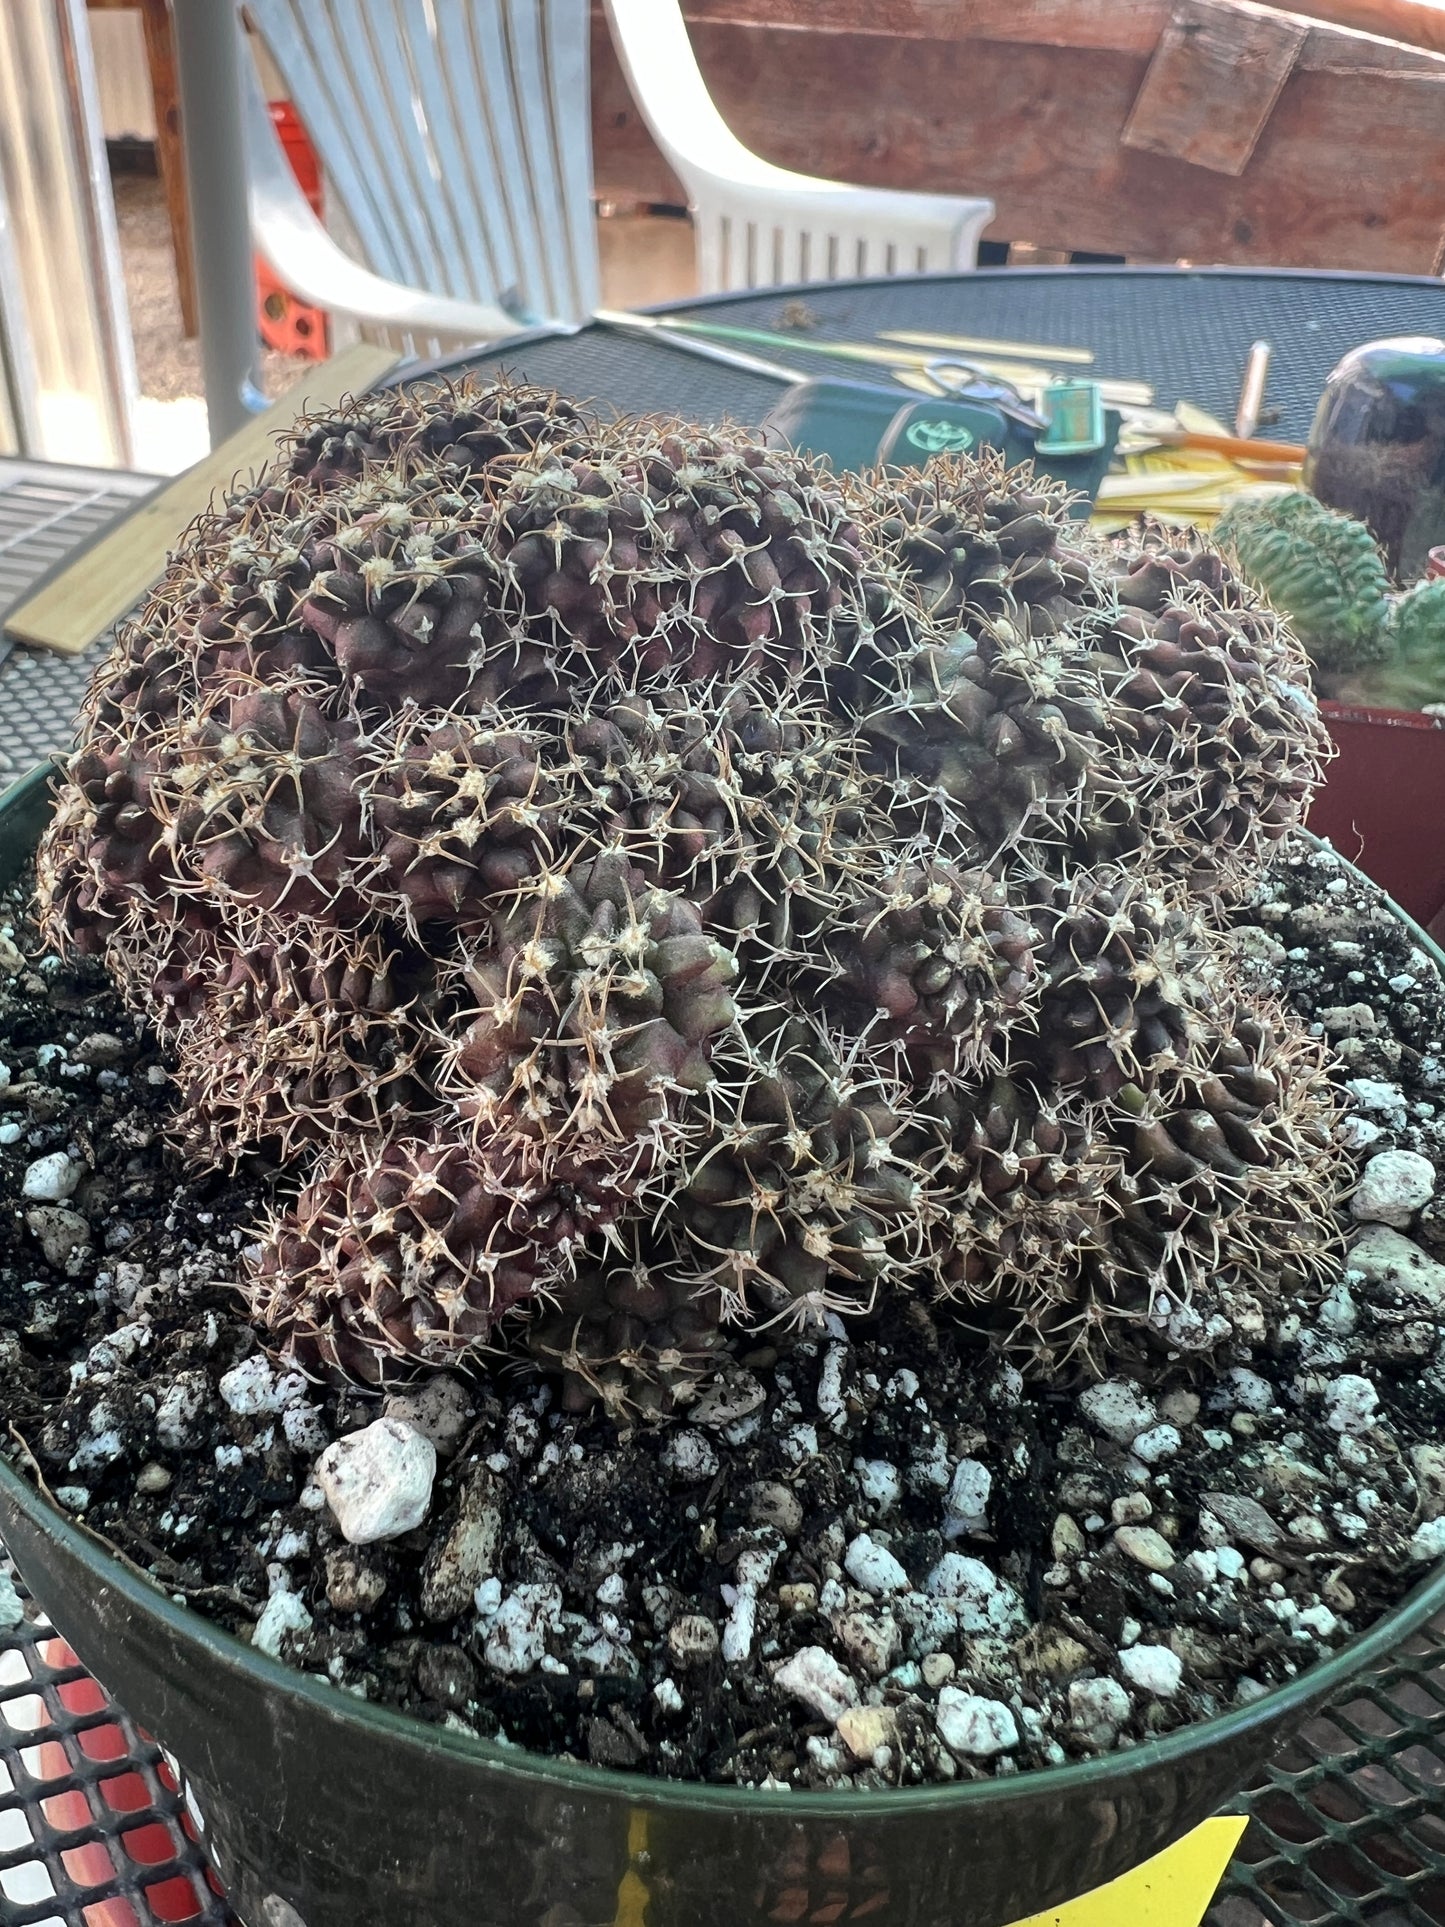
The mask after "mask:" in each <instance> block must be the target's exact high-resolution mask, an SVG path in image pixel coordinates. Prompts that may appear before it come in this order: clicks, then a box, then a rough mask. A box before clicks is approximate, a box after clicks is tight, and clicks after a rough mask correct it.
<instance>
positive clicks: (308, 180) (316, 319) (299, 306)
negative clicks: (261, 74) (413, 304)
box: [256, 100, 330, 361]
mask: <svg viewBox="0 0 1445 1927" xmlns="http://www.w3.org/2000/svg"><path fill="white" fill-rule="evenodd" d="M270 105H271V124H272V126H273V127H274V128H275V129H276V132H277V133H278V134H279V135H280V137H281V145H282V146H283V147H284V148H285V149H286V158H287V159H288V160H289V161H290V163H291V171H292V173H293V174H294V175H295V176H296V179H297V181H298V182H299V183H300V185H301V191H302V193H303V194H305V196H306V198H307V200H308V201H310V203H311V205H312V207H313V208H314V209H315V210H316V212H317V214H318V215H319V214H320V213H321V169H320V167H319V165H318V164H317V160H316V151H315V149H314V148H313V147H312V145H311V143H310V141H309V140H308V139H307V138H306V129H305V128H304V127H303V126H302V125H301V122H300V121H299V120H298V119H297V117H296V110H295V108H294V107H293V106H292V105H291V103H290V101H289V100H273V101H272V102H271V104H270ZM256 324H257V326H258V327H259V329H260V331H261V339H262V340H263V341H264V342H265V344H266V346H267V347H268V348H275V349H278V350H279V351H280V352H281V353H282V354H284V355H305V356H306V357H307V358H308V359H309V360H311V361H325V359H326V357H327V355H328V354H329V353H330V346H329V343H328V339H327V327H326V316H325V315H324V314H323V313H322V312H321V310H320V309H319V308H313V307H310V306H309V305H308V304H307V303H306V302H304V301H298V300H297V299H296V297H295V295H294V294H292V293H291V291H290V289H289V288H287V287H285V286H284V285H283V284H282V283H281V282H280V281H278V280H277V278H276V276H275V275H274V274H273V273H272V272H271V270H270V268H269V267H267V265H266V263H265V262H264V261H263V260H262V259H261V257H260V256H259V255H257V257H256Z"/></svg>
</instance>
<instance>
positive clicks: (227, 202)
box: [175, 0, 265, 447]
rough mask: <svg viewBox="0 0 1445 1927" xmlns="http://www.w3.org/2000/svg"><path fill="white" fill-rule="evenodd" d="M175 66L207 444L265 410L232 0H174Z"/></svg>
mask: <svg viewBox="0 0 1445 1927" xmlns="http://www.w3.org/2000/svg"><path fill="white" fill-rule="evenodd" d="M175 35H176V69H177V75H178V78H179V83H180V103H181V131H182V137H183V141H184V146H185V157H186V187H187V190H188V194H189V200H190V210H191V235H192V242H193V246H194V249H195V259H196V293H197V295H198V297H199V304H200V330H201V365H202V367H203V369H204V371H205V378H206V411H207V414H208V415H209V417H210V424H211V445H212V447H215V445H216V444H217V443H218V442H221V441H224V440H225V438H226V437H227V436H228V435H231V434H233V433H234V432H235V431H236V430H237V429H238V428H241V427H243V426H244V424H245V423H246V422H247V421H248V420H249V419H250V417H251V415H252V414H253V413H254V412H255V411H256V410H257V409H258V408H262V407H264V406H265V402H264V399H263V397H262V395H261V392H260V387H259V383H258V381H257V333H256V279H255V272H254V269H253V266H252V259H251V233H250V222H249V219H248V216H247V209H246V144H245V137H244V133H243V129H242V121H241V69H240V62H241V59H242V57H243V55H244V53H245V50H244V48H243V47H242V44H241V26H240V21H239V20H238V18H237V13H236V7H235V4H234V0H175Z"/></svg>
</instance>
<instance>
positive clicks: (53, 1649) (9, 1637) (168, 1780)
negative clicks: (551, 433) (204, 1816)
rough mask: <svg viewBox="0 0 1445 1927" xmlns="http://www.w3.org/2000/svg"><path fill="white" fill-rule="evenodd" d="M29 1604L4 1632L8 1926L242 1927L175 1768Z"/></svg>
mask: <svg viewBox="0 0 1445 1927" xmlns="http://www.w3.org/2000/svg"><path fill="white" fill-rule="evenodd" d="M26 1612H27V1615H33V1617H32V1616H27V1618H26V1619H25V1621H24V1622H23V1623H22V1624H20V1625H18V1626H15V1627H13V1628H11V1629H10V1630H8V1631H6V1632H5V1633H4V1634H3V1635H0V1927H157V1924H158V1923H162V1922H169V1921H188V1922H191V1923H193V1927H235V1915H234V1914H233V1913H232V1912H231V1910H230V1908H229V1907H227V1905H226V1903H225V1901H224V1900H223V1899H222V1898H221V1897H220V1889H219V1885H218V1883H217V1882H216V1881H215V1878H214V1875H213V1874H212V1873H211V1871H210V1868H209V1866H208V1864H207V1861H206V1854H205V1848H204V1846H203V1845H202V1844H201V1838H200V1829H199V1827H198V1824H197V1821H198V1817H199V1816H197V1815H195V1814H194V1812H193V1810H192V1808H191V1807H190V1805H189V1804H188V1802H187V1798H186V1794H185V1791H184V1788H183V1787H182V1785H181V1782H180V1779H179V1776H178V1774H177V1772H176V1770H175V1768H174V1766H173V1765H172V1764H171V1762H170V1761H169V1760H168V1759H167V1757H166V1755H165V1754H164V1753H163V1752H162V1750H161V1748H160V1747H158V1746H157V1745H156V1744H155V1742H154V1741H153V1740H151V1739H150V1738H148V1736H147V1735H146V1734H144V1733H142V1732H141V1731H140V1729H139V1728H138V1727H136V1726H134V1725H133V1724H132V1723H131V1721H130V1720H129V1719H127V1717H126V1716H125V1714H124V1713H122V1712H121V1711H120V1710H119V1709H118V1708H117V1707H116V1706H115V1705H114V1704H113V1703H112V1702H111V1701H110V1700H109V1699H107V1697H106V1695H105V1694H104V1692H102V1690H101V1689H100V1687H99V1686H98V1685H97V1684H96V1683H95V1681H94V1680H93V1679H92V1678H91V1677H90V1675H89V1674H88V1673H87V1672H86V1671H85V1669H84V1668H83V1667H82V1666H80V1665H79V1664H78V1662H77V1661H76V1658H75V1655H74V1653H72V1652H71V1650H70V1648H69V1647H68V1646H67V1645H66V1644H65V1642H64V1641H63V1640H62V1639H60V1638H58V1637H57V1636H56V1634H55V1633H54V1632H53V1631H52V1629H51V1627H50V1626H49V1625H48V1623H47V1622H46V1620H45V1619H44V1617H43V1616H42V1615H40V1614H39V1613H38V1610H37V1609H36V1608H35V1607H33V1606H31V1605H30V1604H29V1603H28V1602H27V1605H26Z"/></svg>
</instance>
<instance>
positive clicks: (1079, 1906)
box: [1014, 1818, 1249, 1927]
mask: <svg viewBox="0 0 1445 1927" xmlns="http://www.w3.org/2000/svg"><path fill="white" fill-rule="evenodd" d="M1248 1824H1249V1822H1248V1821H1247V1820H1245V1819H1242V1818H1228V1819H1221V1820H1206V1821H1205V1822H1204V1824H1203V1826H1201V1827H1196V1828H1195V1829H1194V1831H1193V1833H1186V1834H1185V1836H1184V1838H1183V1839H1182V1840H1176V1841H1175V1842H1174V1845H1173V1846H1172V1847H1166V1848H1165V1849H1164V1851H1163V1853H1156V1854H1155V1856H1154V1858H1153V1859H1152V1860H1146V1861H1145V1862H1144V1863H1143V1865H1142V1866H1139V1867H1134V1868H1131V1870H1130V1871H1129V1872H1128V1873H1125V1874H1120V1876H1119V1878H1118V1879H1117V1880H1111V1881H1110V1882H1109V1884H1108V1885H1107V1886H1106V1887H1096V1888H1095V1889H1094V1891H1093V1892H1092V1893H1091V1894H1080V1896H1079V1898H1078V1899H1077V1900H1069V1901H1065V1903H1064V1905H1063V1906H1062V1907H1051V1908H1049V1910H1048V1911H1047V1912H1046V1913H1042V1914H1030V1916H1029V1918H1028V1919H1027V1920H1019V1921H1015V1922H1014V1927H1199V1924H1200V1922H1201V1921H1202V1920H1203V1919H1204V1913H1205V1909H1206V1908H1207V1907H1208V1905H1209V1903H1210V1901H1211V1900H1212V1899H1213V1898H1214V1893H1215V1889H1216V1888H1217V1887H1218V1885H1219V1883H1220V1881H1221V1880H1222V1879H1223V1878H1224V1870H1225V1868H1226V1867H1227V1866H1228V1865H1229V1862H1230V1860H1231V1858H1232V1857H1233V1854H1234V1850H1235V1848H1236V1847H1237V1846H1238V1845H1239V1839H1240V1835H1241V1834H1242V1833H1243V1832H1244V1829H1245V1828H1246V1827H1247V1826H1248Z"/></svg>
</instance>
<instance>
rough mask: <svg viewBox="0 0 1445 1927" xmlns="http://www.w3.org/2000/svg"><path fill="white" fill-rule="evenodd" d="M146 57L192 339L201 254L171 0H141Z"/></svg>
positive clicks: (184, 324) (185, 324) (159, 156)
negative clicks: (194, 242)
mask: <svg viewBox="0 0 1445 1927" xmlns="http://www.w3.org/2000/svg"><path fill="white" fill-rule="evenodd" d="M141 19H142V22H143V24H144V27H145V43H146V62H147V65H148V66H149V67H150V75H151V100H152V102H153V104H154V106H155V116H156V163H157V165H158V167H159V168H160V176H161V185H162V187H164V189H165V193H166V212H167V213H168V214H169V215H170V221H171V252H172V253H173V254H174V256H175V262H176V286H177V289H178V290H179V293H180V297H181V327H182V329H183V330H184V332H185V334H186V336H187V337H188V338H189V337H190V336H192V335H194V334H195V332H196V329H197V326H198V325H199V323H198V316H199V312H200V310H199V308H198V306H197V303H196V258H195V250H194V249H193V248H192V246H191V209H190V202H189V201H188V200H187V198H186V162H185V151H184V149H183V147H182V145H181V95H180V88H179V86H178V84H177V81H176V47H175V37H174V35H173V34H172V32H171V8H170V0H141Z"/></svg>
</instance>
